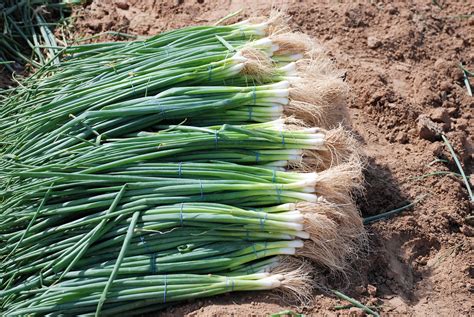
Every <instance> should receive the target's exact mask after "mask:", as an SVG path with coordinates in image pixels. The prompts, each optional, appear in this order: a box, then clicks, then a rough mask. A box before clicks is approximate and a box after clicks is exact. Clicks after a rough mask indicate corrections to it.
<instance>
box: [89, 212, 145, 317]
mask: <svg viewBox="0 0 474 317" xmlns="http://www.w3.org/2000/svg"><path fill="white" fill-rule="evenodd" d="M139 216H140V212H139V211H136V212H135V213H134V214H133V216H132V220H131V221H130V226H129V227H128V230H127V235H126V236H125V239H124V240H123V244H122V248H121V249H120V253H119V255H118V258H117V262H116V263H115V266H114V268H113V270H112V273H110V277H109V279H108V281H107V284H106V285H105V287H104V290H103V292H102V294H101V295H100V299H99V303H98V305H97V310H96V312H95V316H96V317H98V316H100V311H101V309H102V306H103V305H104V303H105V300H106V299H107V293H108V291H109V289H110V287H111V286H112V283H113V282H114V279H115V277H116V276H117V273H118V270H119V268H120V265H121V264H122V261H123V258H124V257H125V254H126V253H127V249H128V246H129V245H130V241H131V240H132V237H133V232H134V230H135V226H136V224H137V221H138V217H139Z"/></svg>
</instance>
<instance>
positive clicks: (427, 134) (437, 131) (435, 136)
mask: <svg viewBox="0 0 474 317" xmlns="http://www.w3.org/2000/svg"><path fill="white" fill-rule="evenodd" d="M417 127H418V136H419V137H420V138H422V139H425V140H428V141H436V140H439V138H440V136H441V133H442V132H443V129H442V127H441V125H440V124H437V123H435V122H433V121H432V120H431V119H430V118H429V117H428V116H427V115H425V114H422V115H420V116H419V117H418V119H417Z"/></svg>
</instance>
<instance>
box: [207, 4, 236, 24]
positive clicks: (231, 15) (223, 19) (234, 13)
mask: <svg viewBox="0 0 474 317" xmlns="http://www.w3.org/2000/svg"><path fill="white" fill-rule="evenodd" d="M242 10H243V9H242V8H240V9H239V10H237V11H235V12H232V13H229V14H228V15H226V16H225V17H223V18H221V19H219V20H217V22H216V23H214V24H213V25H219V24H221V23H222V22H224V21H226V20H228V19H230V18H233V17H235V16H236V15H239V14H240V13H241V12H242Z"/></svg>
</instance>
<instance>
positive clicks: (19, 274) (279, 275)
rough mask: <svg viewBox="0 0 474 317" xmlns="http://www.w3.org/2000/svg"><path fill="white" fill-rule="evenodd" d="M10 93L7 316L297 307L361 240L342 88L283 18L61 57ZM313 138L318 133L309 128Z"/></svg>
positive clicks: (5, 187)
mask: <svg viewBox="0 0 474 317" xmlns="http://www.w3.org/2000/svg"><path fill="white" fill-rule="evenodd" d="M57 49H58V50H60V51H61V52H62V53H61V54H62V55H61V58H60V60H61V62H60V63H59V64H54V63H50V64H47V65H45V66H43V67H41V68H40V69H39V70H38V71H37V72H36V73H35V74H33V75H32V76H31V77H30V78H28V79H26V80H24V81H23V82H22V83H21V85H20V86H18V87H16V88H15V89H11V90H8V91H5V92H3V104H2V105H1V107H0V274H1V275H0V285H1V286H0V311H1V313H2V315H9V316H10V315H50V316H57V315H83V314H87V315H91V314H92V315H94V314H95V315H104V316H106V315H117V314H122V315H127V316H128V315H138V314H143V313H146V312H152V311H156V310H159V309H161V308H163V307H166V306H167V305H169V304H170V303H174V302H178V301H182V300H187V299H193V298H199V297H205V296H212V295H217V294H222V293H227V292H232V291H248V290H271V289H278V290H280V291H281V292H282V293H283V294H286V295H288V294H289V295H293V296H296V297H297V298H299V299H306V298H308V296H309V295H310V294H311V287H310V284H311V283H312V281H311V266H308V265H307V261H306V260H303V259H309V260H311V262H312V263H315V265H319V266H321V267H325V268H327V269H328V270H343V269H344V268H345V264H346V263H347V260H348V259H349V258H350V256H351V255H353V254H354V253H355V252H356V251H357V247H358V244H359V242H360V240H361V239H362V238H363V237H364V234H363V227H362V223H361V219H360V217H359V215H358V213H357V210H356V208H355V207H354V204H353V202H352V199H351V192H352V191H353V190H354V189H357V188H359V186H360V183H361V167H360V163H359V161H358V156H357V150H356V147H357V146H356V145H355V143H354V141H353V138H352V137H351V136H350V134H348V133H347V132H346V131H344V129H343V128H341V127H338V121H337V119H336V118H337V117H338V115H339V114H340V112H341V109H340V106H341V103H342V102H343V100H344V97H345V96H344V95H345V92H346V87H345V84H344V82H343V80H342V79H341V78H340V77H339V74H338V73H337V71H335V70H334V69H333V66H332V65H331V63H330V61H329V60H328V58H327V57H325V55H324V53H323V52H321V50H320V49H319V48H318V47H317V46H316V45H314V43H313V42H312V41H311V40H310V39H309V38H307V37H305V36H304V35H301V34H294V33H289V32H288V31H287V30H286V27H285V26H284V23H282V22H281V20H280V19H278V18H272V19H269V20H267V21H263V22H262V21H260V22H259V23H253V22H250V21H244V22H240V23H237V24H232V25H226V26H197V27H189V28H184V29H179V30H173V31H169V32H166V33H162V34H159V35H156V36H154V37H151V38H148V39H146V40H137V41H133V42H115V43H94V44H85V45H78V46H70V47H63V48H57ZM315 126H318V128H315Z"/></svg>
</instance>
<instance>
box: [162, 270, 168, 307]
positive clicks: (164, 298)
mask: <svg viewBox="0 0 474 317" xmlns="http://www.w3.org/2000/svg"><path fill="white" fill-rule="evenodd" d="M167 288H168V274H165V292H164V293H163V304H165V303H166V290H167Z"/></svg>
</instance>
